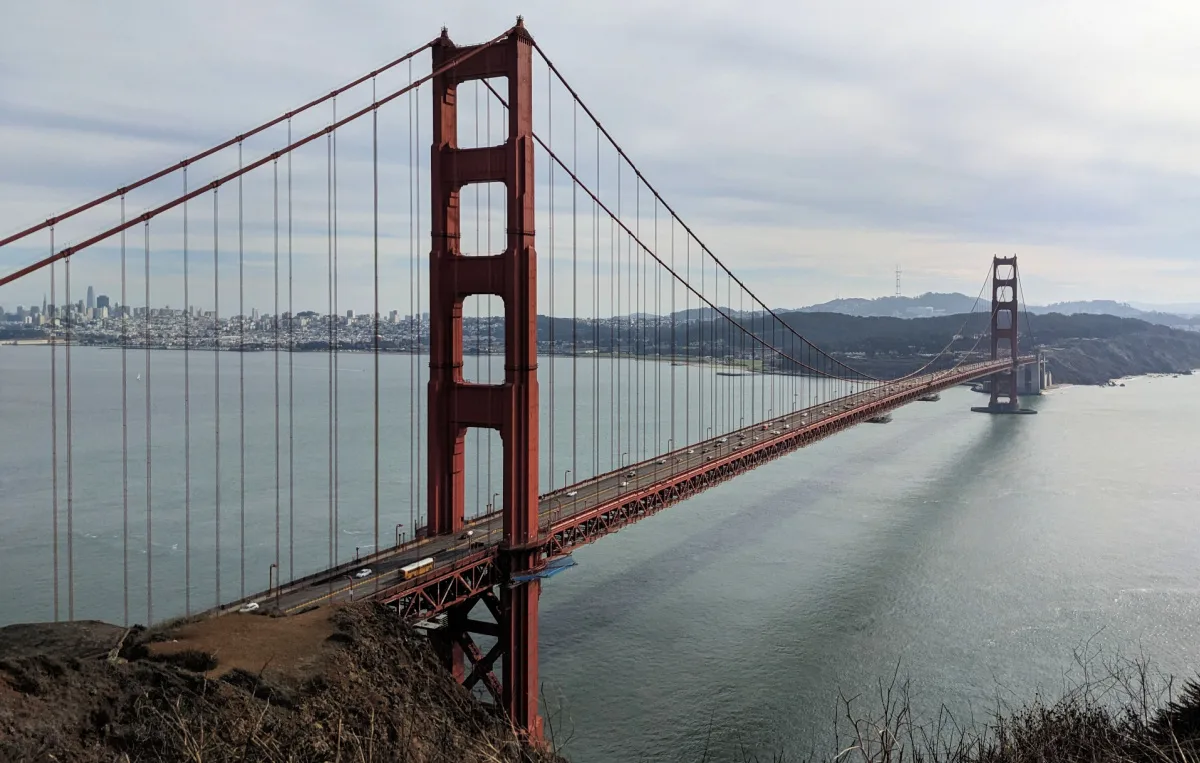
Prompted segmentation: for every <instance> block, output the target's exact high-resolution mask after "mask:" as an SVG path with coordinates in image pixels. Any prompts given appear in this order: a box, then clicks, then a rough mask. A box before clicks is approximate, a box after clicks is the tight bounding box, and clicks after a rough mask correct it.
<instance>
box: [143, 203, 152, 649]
mask: <svg viewBox="0 0 1200 763" xmlns="http://www.w3.org/2000/svg"><path fill="white" fill-rule="evenodd" d="M145 237H146V252H145V263H146V276H145V280H146V284H145V285H146V336H145V339H144V340H143V341H144V342H145V344H146V384H145V387H146V395H145V397H146V625H153V624H154V521H153V516H152V514H151V507H152V506H153V493H152V492H151V480H152V477H153V472H154V469H153V467H154V464H153V456H152V454H153V447H152V444H153V443H152V439H151V433H152V427H151V423H152V421H153V420H152V419H151V417H150V394H151V390H150V346H151V344H152V342H153V336H152V335H151V331H150V221H149V220H146V228H145Z"/></svg>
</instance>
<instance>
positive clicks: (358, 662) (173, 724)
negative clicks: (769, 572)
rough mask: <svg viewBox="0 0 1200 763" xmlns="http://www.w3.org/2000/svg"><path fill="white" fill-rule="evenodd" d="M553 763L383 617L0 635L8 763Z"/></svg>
mask: <svg viewBox="0 0 1200 763" xmlns="http://www.w3.org/2000/svg"><path fill="white" fill-rule="evenodd" d="M9 760H12V761H18V760H20V761H33V760H39V761H40V760H46V761H53V760H59V761H73V762H76V763H92V762H95V763H100V761H106V762H107V761H114V760H121V761H128V762H130V763H133V762H136V761H160V760H190V761H204V762H205V763H218V762H219V761H250V760H253V761H272V762H274V761H279V762H280V763H283V761H288V762H289V763H304V762H306V761H314V763H315V761H334V760H343V761H358V762H359V763H383V762H384V761H396V760H403V761H412V763H434V762H435V761H436V762H438V763H443V762H444V763H459V762H460V761H461V762H468V761H478V762H479V763H483V761H489V762H492V761H511V762H512V763H518V762H520V763H526V762H528V763H553V761H557V760H559V758H557V757H555V756H553V755H551V754H549V753H543V752H538V751H533V750H530V749H528V748H527V747H525V746H524V745H523V744H522V743H521V742H520V741H519V740H518V739H517V737H516V735H515V734H514V732H513V731H512V729H511V727H510V726H508V725H507V724H505V723H504V722H502V721H501V720H499V719H498V718H497V717H496V716H495V715H494V714H492V713H491V712H489V711H488V710H487V709H485V708H484V706H483V705H482V704H481V703H479V702H478V701H476V700H475V699H474V698H473V697H472V696H471V694H470V693H469V692H468V691H467V690H466V689H463V688H462V687H461V686H459V685H457V684H456V683H455V682H454V680H453V678H452V677H451V676H450V674H449V673H448V672H447V671H445V670H444V669H443V668H442V667H441V666H440V665H439V664H438V663H437V661H436V659H435V657H434V656H433V653H432V650H431V649H430V647H429V645H428V642H426V641H424V640H422V639H419V638H417V637H416V636H414V635H413V634H412V633H411V631H409V629H408V628H407V627H406V626H405V625H403V624H402V623H401V622H400V620H399V618H398V617H397V616H396V615H395V613H394V612H393V611H392V610H390V609H388V608H387V607H384V606H382V605H374V604H363V605H358V606H351V607H343V608H336V609H331V608H321V609H318V610H314V611H311V612H308V613H305V614H301V615H296V616H292V617H281V618H274V617H269V616H265V615H237V614H234V615H226V616H223V617H218V618H214V619H209V620H202V621H198V622H195V623H190V624H185V625H183V626H180V627H178V628H175V629H170V630H165V631H160V630H155V631H145V630H143V629H141V628H135V629H132V630H130V631H126V630H125V629H124V628H120V627H118V626H113V625H107V624H105V623H98V622H74V623H41V624H34V625H12V626H8V627H6V628H0V761H9Z"/></svg>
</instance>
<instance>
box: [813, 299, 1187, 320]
mask: <svg viewBox="0 0 1200 763" xmlns="http://www.w3.org/2000/svg"><path fill="white" fill-rule="evenodd" d="M973 305H976V301H975V299H974V298H973V297H968V296H967V295H965V294H958V293H951V294H939V293H934V292H930V293H927V294H922V295H920V296H917V297H877V298H875V299H861V298H854V299H835V300H832V301H829V302H822V303H821V304H819V305H811V306H809V307H803V308H800V310H799V311H797V312H805V313H841V314H843V315H853V316H857V317H860V318H929V317H935V316H945V315H955V314H960V313H968V312H971V309H972V306H973ZM1027 309H1028V310H1029V312H1030V313H1032V314H1033V315H1048V314H1050V313H1060V314H1062V315H1111V316H1114V317H1116V318H1137V319H1139V320H1143V321H1146V322H1147V323H1155V324H1159V325H1162V326H1172V327H1200V318H1197V317H1192V316H1183V315H1176V314H1173V313H1168V312H1163V311H1161V310H1151V309H1139V308H1137V307H1134V306H1132V305H1129V304H1126V303H1124V302H1117V301H1115V300H1111V299H1092V300H1083V301H1075V302H1056V303H1054V304H1050V305H1028V306H1027Z"/></svg>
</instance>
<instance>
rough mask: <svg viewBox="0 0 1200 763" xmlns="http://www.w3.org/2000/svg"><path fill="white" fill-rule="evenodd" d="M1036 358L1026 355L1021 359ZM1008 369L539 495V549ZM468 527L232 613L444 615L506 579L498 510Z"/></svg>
mask: <svg viewBox="0 0 1200 763" xmlns="http://www.w3.org/2000/svg"><path fill="white" fill-rule="evenodd" d="M1033 360H1034V359H1033V358H1032V357H1030V358H1022V359H1021V363H1022V364H1024V363H1028V362H1033ZM1008 367H1009V363H1008V361H997V362H991V361H989V362H984V363H974V364H971V365H966V366H962V367H959V368H957V369H953V370H951V371H939V372H936V373H932V374H926V375H923V376H918V377H914V378H912V379H907V380H904V381H898V382H893V383H890V384H886V385H882V386H879V387H876V388H874V389H871V390H868V391H864V392H860V393H856V394H853V395H848V396H845V397H841V398H838V399H836V400H831V401H829V402H826V403H821V404H818V405H816V406H813V407H810V408H805V409H801V410H798V411H795V412H792V413H787V414H784V415H781V416H777V417H775V418H774V419H772V420H771V421H770V422H759V423H755V424H753V425H751V426H747V427H744V428H742V429H739V430H735V431H733V432H730V433H728V434H724V435H719V436H716V437H713V438H710V439H708V440H705V441H702V442H699V443H696V444H694V445H690V446H687V447H684V448H681V449H678V450H675V451H673V452H671V453H667V454H664V455H662V456H660V457H658V458H655V459H651V460H649V461H643V462H640V463H636V464H631V465H629V466H626V467H623V468H622V469H620V470H618V471H615V472H609V473H607V474H603V475H599V476H597V477H593V478H591V479H589V480H585V481H583V482H580V483H577V484H575V485H572V486H570V487H567V488H562V489H560V490H556V491H554V492H552V493H549V494H547V495H544V496H542V497H541V498H540V517H541V522H542V527H543V531H542V533H541V535H542V540H541V545H542V546H543V550H544V551H545V554H546V555H547V556H557V555H560V554H563V553H567V552H569V551H570V550H571V549H573V548H575V547H577V546H580V545H583V544H585V543H590V542H592V541H594V540H596V539H598V538H600V537H602V536H604V535H607V534H609V533H612V532H615V531H616V530H618V529H620V528H622V527H624V526H626V525H629V524H632V523H633V522H636V521H638V520H640V519H643V518H645V517H648V516H650V515H652V514H654V513H656V512H657V511H659V510H661V509H663V508H666V507H667V506H670V505H672V504H674V503H678V502H679V501H681V500H684V499H686V498H688V497H690V496H692V495H695V494H696V493H698V492H701V491H703V490H705V489H707V488H709V487H712V486H713V485H716V484H719V483H720V482H724V481H726V480H728V479H731V478H732V477H734V476H737V475H738V474H742V473H744V472H746V471H749V470H750V469H753V468H755V467H757V466H760V465H761V464H763V463H765V462H766V461H769V460H772V459H775V458H778V457H780V456H782V455H785V454H787V453H790V452H792V451H794V450H796V449H798V448H801V447H803V446H805V445H807V444H809V443H811V442H815V441H816V440H819V439H822V438H824V437H827V436H829V435H831V434H834V433H835V432H839V431H841V430H843V429H846V428H848V427H850V426H853V425H855V424H858V423H860V422H862V421H865V420H867V419H869V418H872V417H874V416H877V415H880V414H882V413H884V412H886V411H889V410H892V409H894V408H897V407H899V406H901V405H904V404H906V403H909V402H912V401H913V400H916V399H917V398H919V397H922V396H924V395H927V394H930V393H932V392H937V391H941V390H944V389H947V388H949V387H952V386H955V385H957V384H962V383H963V382H967V381H971V380H973V379H978V378H980V377H983V376H987V375H989V374H992V373H995V372H996V371H1002V370H1005V369H1006V368H1008ZM465 528H466V529H470V530H473V531H474V534H473V536H472V537H471V538H470V539H469V540H466V539H462V538H460V537H459V536H441V537H435V538H422V539H419V540H415V541H410V542H409V543H406V544H403V545H400V546H397V547H394V548H392V549H387V550H385V551H381V552H378V553H376V554H373V555H371V556H368V557H364V558H363V559H361V560H358V561H354V562H350V563H346V564H343V565H341V566H340V567H338V568H336V569H334V570H326V571H322V572H320V573H316V574H313V575H309V576H306V577H305V578H302V579H299V580H297V581H294V582H293V583H290V584H288V585H285V586H282V587H281V588H279V589H278V590H272V591H269V592H268V591H264V592H261V593H259V594H256V595H254V596H251V597H248V598H247V599H245V600H242V601H238V602H234V603H233V604H231V605H229V607H227V608H226V609H225V610H224V611H229V610H230V609H232V608H234V607H236V606H237V605H240V604H242V603H243V602H245V601H256V602H261V603H263V604H264V605H266V604H271V605H276V606H278V607H279V608H280V609H282V610H284V611H285V612H296V611H298V610H301V609H303V608H305V607H308V606H311V605H313V604H319V603H321V602H326V601H339V602H342V601H347V600H351V599H353V598H354V597H355V596H357V597H358V598H372V599H378V600H380V601H384V602H395V603H397V604H398V606H399V609H400V611H401V612H402V613H403V614H405V615H406V616H407V617H410V618H417V617H427V616H429V615H432V614H436V613H437V612H440V611H442V610H444V609H445V608H447V607H449V606H451V605H453V604H455V603H457V602H460V601H464V600H466V599H468V598H471V597H473V596H476V595H478V594H479V593H482V592H483V591H485V590H487V589H489V588H491V587H492V586H494V585H496V584H498V583H500V582H502V580H503V574H502V572H501V570H500V569H499V568H498V566H497V564H496V562H497V559H498V557H499V550H500V543H501V541H502V539H503V527H502V526H501V521H500V517H499V512H494V513H492V514H490V515H484V516H481V517H476V518H474V519H472V520H470V521H468V522H467V523H466V525H465ZM427 557H432V558H433V559H434V566H433V569H432V570H431V571H429V572H426V573H424V574H422V575H420V576H417V577H414V578H412V579H408V580H405V579H404V578H403V576H402V573H401V571H400V568H401V567H403V566H405V565H407V564H410V563H412V562H414V561H416V560H419V559H424V558H427ZM363 567H368V568H370V570H371V575H370V576H369V577H367V578H364V579H355V578H354V577H353V573H354V572H355V571H357V570H359V569H361V568H363Z"/></svg>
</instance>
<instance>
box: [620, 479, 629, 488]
mask: <svg viewBox="0 0 1200 763" xmlns="http://www.w3.org/2000/svg"><path fill="white" fill-rule="evenodd" d="M621 487H629V480H621Z"/></svg>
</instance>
